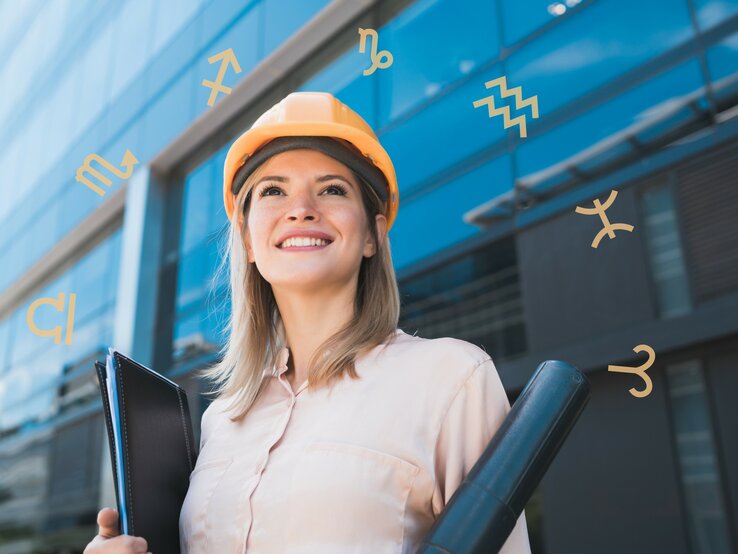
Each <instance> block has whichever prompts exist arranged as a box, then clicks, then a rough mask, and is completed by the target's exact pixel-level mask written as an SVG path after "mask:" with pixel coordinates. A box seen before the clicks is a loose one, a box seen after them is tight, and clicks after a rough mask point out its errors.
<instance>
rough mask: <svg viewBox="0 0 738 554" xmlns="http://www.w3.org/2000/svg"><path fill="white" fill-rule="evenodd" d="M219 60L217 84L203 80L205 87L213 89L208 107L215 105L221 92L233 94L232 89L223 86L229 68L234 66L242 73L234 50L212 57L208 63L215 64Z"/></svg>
mask: <svg viewBox="0 0 738 554" xmlns="http://www.w3.org/2000/svg"><path fill="white" fill-rule="evenodd" d="M218 60H221V62H220V67H219V68H218V75H217V76H216V77H215V82H213V81H208V80H207V79H203V80H202V84H203V86H206V87H210V88H211V89H212V90H211V91H210V97H209V98H208V106H212V105H213V104H214V103H215V98H216V97H217V96H218V93H219V92H222V93H225V94H230V93H231V87H226V86H224V85H223V78H224V77H225V74H226V71H227V70H228V66H229V65H232V66H233V70H234V71H235V72H236V73H241V66H240V65H238V60H236V54H234V53H233V48H228V49H227V50H223V51H222V52H218V53H217V54H215V55H213V56H210V57H209V58H208V63H210V64H213V63H215V62H217V61H218Z"/></svg>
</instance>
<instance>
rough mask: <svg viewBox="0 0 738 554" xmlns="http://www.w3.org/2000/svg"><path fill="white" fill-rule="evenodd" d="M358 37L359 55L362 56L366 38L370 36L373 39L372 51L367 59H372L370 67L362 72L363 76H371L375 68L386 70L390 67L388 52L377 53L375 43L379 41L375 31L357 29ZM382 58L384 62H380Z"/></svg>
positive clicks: (390, 55) (390, 60) (389, 54)
mask: <svg viewBox="0 0 738 554" xmlns="http://www.w3.org/2000/svg"><path fill="white" fill-rule="evenodd" d="M359 36H360V37H361V38H360V39H359V53H360V54H363V53H364V50H366V37H367V36H371V37H372V38H373V39H374V40H373V41H372V50H371V53H370V54H369V57H370V58H371V59H372V65H371V67H370V68H369V69H365V70H364V75H371V74H372V73H374V72H375V71H376V70H377V68H379V69H386V68H388V67H389V66H391V65H392V54H391V53H390V52H389V51H388V50H382V51H381V52H379V53H377V42H378V40H379V37H378V36H377V31H375V30H374V29H362V28H361V27H359ZM382 57H384V61H382Z"/></svg>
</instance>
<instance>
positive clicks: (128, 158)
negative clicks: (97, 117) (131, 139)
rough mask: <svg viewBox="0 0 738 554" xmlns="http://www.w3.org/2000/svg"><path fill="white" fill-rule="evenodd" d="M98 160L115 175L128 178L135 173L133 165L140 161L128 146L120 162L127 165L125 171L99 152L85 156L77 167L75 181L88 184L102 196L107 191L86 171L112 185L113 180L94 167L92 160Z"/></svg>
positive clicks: (123, 165) (107, 184)
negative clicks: (89, 177) (93, 180)
mask: <svg viewBox="0 0 738 554" xmlns="http://www.w3.org/2000/svg"><path fill="white" fill-rule="evenodd" d="M93 161H97V162H98V163H99V164H100V165H102V166H103V167H105V168H106V169H107V170H108V171H110V172H111V173H112V174H113V175H116V176H117V177H120V178H121V179H128V177H130V176H131V175H132V174H133V166H134V165H136V164H137V163H138V160H137V159H136V156H134V155H133V153H132V152H131V151H130V150H128V149H127V148H126V153H125V154H124V155H123V161H122V162H120V165H121V167H125V168H126V170H125V171H121V170H120V169H118V168H117V167H115V166H114V165H113V164H111V163H110V162H109V161H107V160H106V159H105V158H103V157H102V156H99V155H98V154H88V155H87V157H85V160H84V162H82V165H81V166H80V167H78V168H77V173H76V174H75V176H74V180H75V181H79V182H80V183H82V184H83V185H87V186H88V187H89V188H91V189H92V190H94V191H95V192H96V193H97V194H99V195H100V196H105V191H104V190H103V189H101V188H100V187H98V186H97V185H96V184H94V183H93V182H92V181H90V180H89V179H88V178H87V177H86V176H85V172H87V173H89V174H91V175H93V176H94V177H96V178H97V179H98V180H99V181H102V182H103V184H104V185H105V186H108V187H109V186H110V185H111V183H112V181H111V180H110V179H109V178H108V177H106V176H105V175H103V174H102V173H100V172H99V171H98V170H97V169H93V168H92V165H91V164H92V162H93Z"/></svg>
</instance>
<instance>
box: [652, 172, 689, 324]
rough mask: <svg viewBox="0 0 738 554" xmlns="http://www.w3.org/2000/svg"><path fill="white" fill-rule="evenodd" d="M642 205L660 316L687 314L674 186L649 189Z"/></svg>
mask: <svg viewBox="0 0 738 554" xmlns="http://www.w3.org/2000/svg"><path fill="white" fill-rule="evenodd" d="M642 204H643V211H644V223H645V226H646V244H647V247H648V254H649V259H650V262H651V274H652V278H653V281H654V283H655V285H656V297H657V299H658V309H659V313H660V315H661V317H675V316H679V315H682V314H685V313H687V312H688V311H689V310H690V308H691V300H690V295H689V286H688V283H687V270H686V268H685V266H684V254H683V252H682V247H681V240H680V237H679V227H678V222H677V215H676V210H675V208H674V198H673V196H672V193H671V187H670V186H669V185H667V184H664V185H659V186H655V187H651V188H649V189H647V190H646V191H644V193H643V198H642Z"/></svg>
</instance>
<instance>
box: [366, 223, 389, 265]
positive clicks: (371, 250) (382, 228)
mask: <svg viewBox="0 0 738 554" xmlns="http://www.w3.org/2000/svg"><path fill="white" fill-rule="evenodd" d="M375 225H376V226H377V239H378V240H379V244H380V245H381V244H383V243H384V237H385V236H386V235H387V218H386V217H385V216H384V215H382V214H377V215H376V219H375ZM376 253H377V248H376V247H375V245H374V240H373V238H372V236H371V235H370V236H369V237H368V238H367V241H366V245H365V247H364V256H366V257H367V258H371V257H372V256H374V254H376Z"/></svg>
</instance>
